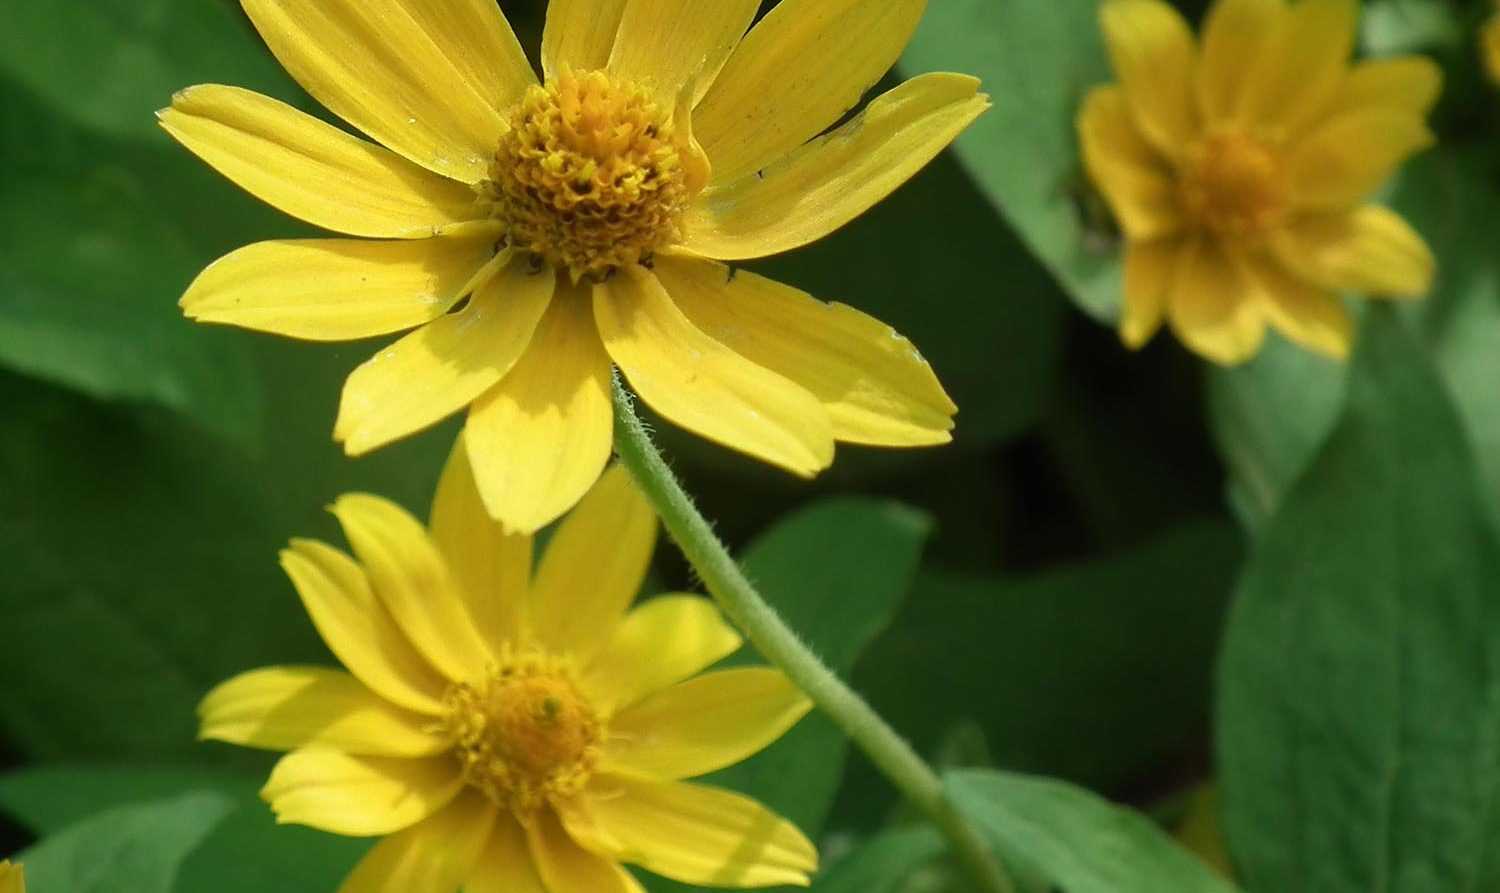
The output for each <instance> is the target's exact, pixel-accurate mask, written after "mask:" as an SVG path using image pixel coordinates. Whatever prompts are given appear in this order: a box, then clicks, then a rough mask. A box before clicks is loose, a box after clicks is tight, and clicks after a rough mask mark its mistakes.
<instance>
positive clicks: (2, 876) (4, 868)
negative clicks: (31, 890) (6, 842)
mask: <svg viewBox="0 0 1500 893" xmlns="http://www.w3.org/2000/svg"><path fill="white" fill-rule="evenodd" d="M0 893H26V870H25V869H24V868H22V867H21V866H20V865H13V864H11V861H10V860H9V859H5V860H0Z"/></svg>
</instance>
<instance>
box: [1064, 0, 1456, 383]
mask: <svg viewBox="0 0 1500 893" xmlns="http://www.w3.org/2000/svg"><path fill="white" fill-rule="evenodd" d="M1357 15H1358V4H1357V2H1356V0H1298V2H1296V3H1293V4H1291V5H1288V4H1287V3H1286V2H1285V0H1218V2H1216V3H1215V4H1214V6H1213V7H1212V9H1211V10H1210V11H1209V13H1208V17H1207V20H1206V23H1205V25H1204V31H1203V38H1202V43H1201V45H1200V44H1199V43H1198V42H1196V41H1195V39H1194V36H1193V33H1192V31H1191V29H1190V28H1189V26H1188V24H1187V23H1186V22H1185V21H1184V20H1183V18H1182V16H1181V15H1179V14H1178V13H1177V12H1176V10H1174V9H1173V8H1172V7H1171V6H1170V5H1168V4H1167V3H1165V2H1162V0H1105V2H1104V4H1103V5H1102V6H1101V8H1100V21H1101V24H1102V26H1103V29H1104V36H1105V41H1106V43H1107V45H1108V48H1109V54H1110V59H1111V62H1112V63H1113V67H1114V71H1115V76H1116V78H1117V79H1118V81H1119V82H1118V83H1117V84H1110V85H1108V86H1103V87H1098V88H1095V89H1094V90H1093V91H1092V92H1091V93H1090V94H1089V95H1088V97H1087V98H1086V100H1085V101H1084V104H1083V108H1082V110H1081V111H1080V112H1079V115H1078V132H1079V137H1080V140H1081V141H1082V146H1083V157H1084V162H1085V165H1086V166H1087V168H1088V171H1089V174H1090V176H1091V177H1092V178H1093V180H1094V182H1095V183H1096V184H1097V185H1098V187H1099V189H1100V191H1101V192H1103V194H1104V197H1105V199H1106V200H1107V201H1108V202H1109V204H1110V207H1111V208H1112V210H1113V211H1114V214H1115V216H1116V218H1117V219H1118V220H1119V223H1120V226H1121V228H1122V230H1123V231H1124V234H1125V239H1126V242H1127V245H1126V253H1125V286H1124V290H1125V296H1124V310H1123V312H1122V314H1121V320H1120V336H1121V338H1122V339H1123V340H1124V342H1125V343H1126V344H1127V345H1129V346H1130V347H1132V348H1134V347H1139V346H1141V345H1142V344H1144V343H1145V342H1146V341H1147V340H1149V339H1150V337H1151V336H1152V335H1153V334H1154V333H1155V332H1156V330H1157V329H1158V328H1159V327H1160V326H1161V323H1162V321H1163V320H1166V321H1168V322H1169V323H1170V324H1171V327H1172V329H1173V331H1175V332H1176V334H1177V336H1178V338H1180V339H1181V340H1182V341H1183V342H1184V343H1185V344H1187V345H1188V346H1189V347H1191V348H1192V349H1193V350H1195V351H1197V352H1198V353H1199V354H1202V355H1203V356H1205V357H1208V358H1209V359H1211V360H1214V361H1216V362H1218V363H1224V364H1233V363H1238V362H1241V361H1243V360H1246V359H1248V358H1249V357H1251V356H1253V355H1254V354H1255V353H1256V351H1257V350H1258V349H1259V348H1260V344H1261V341H1262V339H1263V337H1264V335H1265V328H1266V324H1267V323H1269V324H1271V325H1273V326H1275V327H1276V328H1277V329H1279V330H1280V331H1281V332H1282V333H1283V334H1285V335H1286V336H1287V337H1288V338H1290V339H1292V340H1294V341H1296V342H1298V343H1300V344H1303V345H1305V346H1307V347H1309V348H1312V349H1314V350H1317V351H1320V352H1322V353H1325V354H1329V355H1332V356H1336V357H1342V356H1344V355H1346V354H1347V352H1348V350H1349V344H1350V340H1351V338H1352V333H1351V329H1352V325H1351V322H1350V318H1349V315H1348V313H1347V311H1346V310H1345V308H1344V305H1343V303H1342V302H1341V300H1340V298H1339V296H1338V294H1337V293H1338V292H1340V291H1344V290H1352V291H1360V292H1365V293H1369V294H1371V295H1382V296H1390V297H1416V296H1420V295H1422V294H1423V293H1424V292H1426V291H1427V289H1428V287H1429V285H1430V283H1431V280H1432V274H1433V258H1432V254H1431V252H1430V251H1429V250H1428V248H1427V245H1426V243H1424V242H1423V241H1422V238H1421V236H1419V235H1418V234H1417V233H1416V232H1415V231H1414V230H1413V229H1412V228H1411V227H1410V226H1408V225H1407V224H1406V222H1405V221H1403V220H1402V219H1401V218H1400V217H1399V216H1397V215H1396V214H1394V213H1393V212H1391V211H1389V210H1387V209H1386V208H1384V207H1381V206H1378V205H1373V204H1364V203H1363V201H1364V199H1365V198H1366V197H1367V196H1368V195H1369V194H1370V193H1371V192H1372V191H1373V190H1374V189H1375V188H1376V187H1377V186H1379V185H1380V183H1381V182H1382V181H1384V180H1385V179H1386V178H1387V177H1388V176H1389V175H1390V174H1391V172H1392V171H1393V170H1394V169H1395V168H1396V166H1397V165H1399V164H1400V163H1401V162H1402V161H1403V160H1404V159H1405V158H1407V157H1408V156H1410V155H1411V154H1412V153H1414V152H1417V151H1419V150H1421V149H1423V148H1425V147H1427V146H1429V145H1431V144H1432V142H1433V136H1432V134H1431V132H1430V131H1429V130H1428V129H1427V125H1426V122H1425V118H1426V114H1427V111H1428V110H1429V109H1430V108H1431V106H1432V104H1433V102H1434V101H1435V100H1436V98H1437V95H1438V92H1439V89H1440V87H1441V76H1440V73H1439V71H1438V68H1437V66H1436V65H1434V64H1432V63H1431V62H1430V61H1429V60H1427V59H1423V58H1416V57H1408V58H1398V59H1383V60H1378V61H1369V62H1361V63H1358V64H1355V65H1351V64H1350V63H1349V58H1350V54H1351V52H1352V50H1353V44H1354V36H1355V24H1356V18H1357Z"/></svg>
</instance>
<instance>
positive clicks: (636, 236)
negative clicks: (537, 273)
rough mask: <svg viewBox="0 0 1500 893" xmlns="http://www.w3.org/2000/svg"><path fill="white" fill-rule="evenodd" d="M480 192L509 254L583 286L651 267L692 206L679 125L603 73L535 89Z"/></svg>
mask: <svg viewBox="0 0 1500 893" xmlns="http://www.w3.org/2000/svg"><path fill="white" fill-rule="evenodd" d="M509 124H510V129H509V130H508V131H507V132H506V134H505V135H504V136H502V137H501V138H500V146H499V148H498V149H497V150H496V152H495V160H494V163H493V164H492V165H491V166H490V180H489V182H488V183H486V184H485V186H484V188H483V192H484V194H485V197H487V198H488V199H489V200H490V201H491V202H492V203H493V205H492V208H493V210H492V213H493V214H494V216H495V217H496V218H498V219H500V220H502V221H504V222H505V224H506V228H507V235H508V237H509V239H510V242H511V244H512V245H514V246H516V247H517V248H521V249H524V250H527V251H531V252H533V253H535V254H537V255H539V256H541V257H543V258H545V259H546V260H547V261H548V262H550V263H551V264H552V265H553V266H555V267H557V268H559V269H563V268H566V269H567V270H568V271H569V273H570V275H571V276H572V277H573V280H574V281H575V282H576V281H578V280H580V279H582V278H584V277H585V276H588V277H591V278H596V279H597V278H602V277H604V276H606V275H608V274H609V273H611V272H613V271H614V270H615V269H616V268H617V267H620V266H624V265H626V264H633V263H639V262H640V261H642V260H647V261H649V260H650V257H651V254H652V252H653V251H655V250H656V249H657V248H660V247H661V246H663V245H666V244H668V243H670V242H673V241H677V240H678V239H679V238H680V237H681V235H680V231H679V229H678V225H677V218H678V216H679V214H680V213H681V211H682V209H683V207H684V206H685V205H686V204H687V200H688V198H689V195H688V188H687V175H686V173H685V171H684V166H683V161H682V157H681V154H680V152H679V147H678V145H677V144H676V143H675V142H674V140H673V136H674V134H673V128H672V122H671V121H670V120H669V117H668V115H666V114H665V113H664V111H663V110H662V109H660V108H658V106H657V103H656V102H655V101H654V100H653V99H652V98H651V97H650V95H649V94H647V93H646V92H645V91H644V90H642V89H641V88H640V87H639V86H637V85H635V84H631V83H620V82H617V81H614V80H611V79H610V77H609V76H608V75H606V74H605V73H604V72H602V71H590V72H584V73H577V74H575V73H572V72H564V73H563V74H562V75H560V76H559V77H558V78H557V79H556V80H555V81H554V82H552V83H549V84H547V85H546V86H545V87H542V86H533V87H531V88H530V89H528V90H527V91H526V95H525V96H524V97H523V98H522V99H521V101H520V102H519V103H518V104H517V105H516V106H515V108H513V109H512V110H511V112H510V115H509Z"/></svg>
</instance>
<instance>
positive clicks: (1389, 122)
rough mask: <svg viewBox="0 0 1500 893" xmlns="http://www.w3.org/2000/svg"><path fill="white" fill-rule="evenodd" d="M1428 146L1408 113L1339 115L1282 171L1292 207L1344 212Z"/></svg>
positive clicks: (1428, 135)
mask: <svg viewBox="0 0 1500 893" xmlns="http://www.w3.org/2000/svg"><path fill="white" fill-rule="evenodd" d="M1304 2H1308V0H1304ZM1432 143H1433V136H1432V132H1431V131H1429V130H1428V129H1427V125H1426V124H1425V123H1423V121H1422V119H1421V118H1420V117H1418V116H1416V115H1413V114H1410V113H1408V112H1400V111H1393V110H1389V109H1384V108H1371V109H1364V110H1362V111H1357V112H1349V113H1346V114H1343V115H1339V116H1338V117H1336V118H1333V119H1332V120H1330V121H1328V122H1327V123H1325V124H1323V125H1322V126H1320V127H1318V128H1317V129H1316V130H1313V131H1312V132H1311V133H1309V134H1308V136H1307V138H1306V139H1304V140H1303V141H1302V142H1301V143H1300V144H1299V145H1297V147H1296V148H1295V149H1294V150H1293V151H1292V154H1291V157H1290V158H1289V159H1288V170H1289V171H1290V175H1291V183H1292V195H1293V198H1294V201H1296V202H1297V204H1298V205H1300V206H1301V207H1303V208H1317V209H1342V208H1347V207H1349V206H1350V205H1353V204H1355V203H1357V202H1359V201H1360V200H1362V199H1364V198H1365V197H1366V196H1368V195H1369V194H1370V193H1371V192H1373V191H1375V188H1376V187H1378V186H1379V185H1380V184H1381V183H1382V182H1384V181H1385V179H1386V178H1387V177H1389V176H1390V175H1391V173H1392V172H1393V171H1394V170H1395V169H1396V166H1397V165H1399V164H1400V163H1401V162H1402V161H1404V160H1406V158H1407V157H1408V156H1410V155H1412V154H1413V153H1415V152H1419V151H1421V150H1422V149H1425V148H1427V147H1428V146H1430V145H1432Z"/></svg>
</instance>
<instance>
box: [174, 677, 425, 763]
mask: <svg viewBox="0 0 1500 893" xmlns="http://www.w3.org/2000/svg"><path fill="white" fill-rule="evenodd" d="M198 718H199V721H200V723H201V725H200V727H199V731H198V737H199V738H200V739H203V740H215V741H227V742H229V743H230V744H240V745H244V746H246V747H261V748H266V749H268V750H296V749H297V748H299V747H305V746H308V745H317V746H319V747H332V748H336V749H338V750H342V751H344V752H346V753H352V754H360V755H364V756H380V757H425V756H431V755H432V754H435V753H441V752H443V751H444V750H446V749H447V748H448V747H449V743H448V741H447V740H446V739H444V738H443V737H442V736H439V735H435V734H432V733H431V732H429V731H426V730H425V729H426V728H427V727H428V726H430V725H431V724H432V718H431V717H430V716H422V715H420V714H415V713H410V712H408V711H405V710H402V709H401V708H399V707H393V706H391V704H390V703H389V702H387V701H386V700H385V699H383V698H381V697H379V696H377V695H376V694H375V693H374V692H372V691H370V689H368V688H367V687H365V685H364V684H363V683H361V682H360V681H359V680H358V679H355V678H354V677H353V676H351V675H349V674H348V673H346V672H344V671H342V670H331V669H327V668H324V667H287V666H282V667H263V668H261V669H259V670H251V671H250V672H248V673H241V674H240V675H238V676H236V677H234V678H233V679H230V680H228V681H227V682H222V683H220V684H219V685H217V686H215V687H214V689H213V691H210V692H209V693H208V694H207V695H205V696H204V698H203V700H202V701H201V702H199V704H198Z"/></svg>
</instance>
